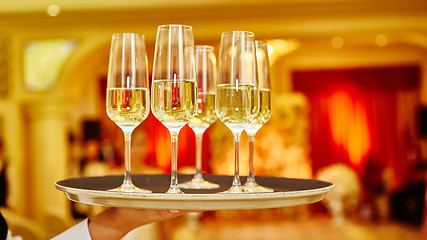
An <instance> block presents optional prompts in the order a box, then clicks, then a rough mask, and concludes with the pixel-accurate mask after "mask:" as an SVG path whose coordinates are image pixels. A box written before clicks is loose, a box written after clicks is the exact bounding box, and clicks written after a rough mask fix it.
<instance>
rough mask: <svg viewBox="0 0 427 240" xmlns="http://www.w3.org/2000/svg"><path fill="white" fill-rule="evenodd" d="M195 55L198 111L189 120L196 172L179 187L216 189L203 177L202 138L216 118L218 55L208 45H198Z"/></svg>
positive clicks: (216, 185)
mask: <svg viewBox="0 0 427 240" xmlns="http://www.w3.org/2000/svg"><path fill="white" fill-rule="evenodd" d="M194 55H195V56H194V57H195V64H196V65H195V67H196V74H197V76H196V78H197V86H198V91H199V98H198V101H197V102H198V109H197V113H196V115H195V116H194V117H193V118H192V119H191V120H190V122H188V125H189V126H190V128H191V129H193V131H194V134H195V135H196V174H195V175H194V177H193V178H192V179H191V180H190V181H188V182H185V183H181V184H179V187H181V188H184V189H215V188H219V185H218V184H216V183H211V182H208V181H206V180H205V179H203V174H202V140H203V133H204V132H205V131H206V129H208V128H209V126H210V125H211V124H212V123H213V122H215V120H216V113H215V86H216V77H217V74H216V72H217V68H216V57H215V52H214V48H213V47H212V46H207V45H199V46H196V47H195V54H194Z"/></svg>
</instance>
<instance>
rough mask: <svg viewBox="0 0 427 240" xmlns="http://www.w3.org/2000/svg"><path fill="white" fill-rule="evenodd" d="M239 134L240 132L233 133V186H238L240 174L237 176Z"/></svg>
mask: <svg viewBox="0 0 427 240" xmlns="http://www.w3.org/2000/svg"><path fill="white" fill-rule="evenodd" d="M240 135H241V133H235V134H234V179H233V187H240V186H241V184H240V176H239V147H240Z"/></svg>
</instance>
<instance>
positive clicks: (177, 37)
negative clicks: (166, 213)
mask: <svg viewBox="0 0 427 240" xmlns="http://www.w3.org/2000/svg"><path fill="white" fill-rule="evenodd" d="M194 65H195V64H194V39H193V29H192V28H191V27H190V26H186V25H162V26H159V27H158V29H157V39H156V46H155V51H154V60H153V81H152V86H151V95H152V96H151V99H152V102H151V109H152V111H153V114H154V116H155V117H156V118H157V119H158V120H159V121H160V122H161V123H162V124H163V125H164V126H165V127H166V128H167V129H168V130H169V132H170V134H171V145H172V148H171V161H172V168H171V183H170V187H169V190H168V191H167V193H182V191H181V190H180V189H179V186H178V174H177V152H178V134H179V131H180V130H181V128H182V127H184V126H185V125H186V124H187V123H188V121H190V119H191V118H193V117H194V115H195V114H196V111H197V81H196V72H195V66H194Z"/></svg>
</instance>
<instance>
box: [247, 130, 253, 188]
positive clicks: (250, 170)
mask: <svg viewBox="0 0 427 240" xmlns="http://www.w3.org/2000/svg"><path fill="white" fill-rule="evenodd" d="M248 139H249V174H248V179H247V181H248V182H255V175H254V144H255V135H252V134H249V135H248Z"/></svg>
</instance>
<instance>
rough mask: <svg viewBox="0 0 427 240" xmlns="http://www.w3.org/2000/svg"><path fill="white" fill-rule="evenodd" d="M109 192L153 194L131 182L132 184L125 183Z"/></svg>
mask: <svg viewBox="0 0 427 240" xmlns="http://www.w3.org/2000/svg"><path fill="white" fill-rule="evenodd" d="M108 191H111V192H130V193H151V191H150V190H148V189H142V188H139V187H136V186H135V185H133V183H132V182H130V183H126V182H124V183H122V185H121V186H120V187H117V188H113V189H110V190H108Z"/></svg>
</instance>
